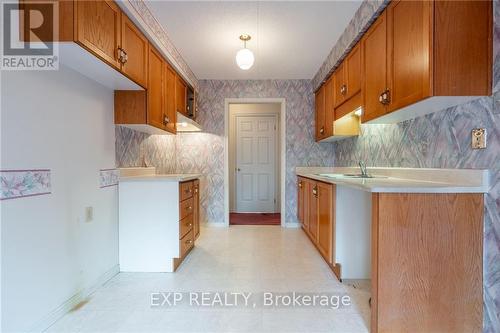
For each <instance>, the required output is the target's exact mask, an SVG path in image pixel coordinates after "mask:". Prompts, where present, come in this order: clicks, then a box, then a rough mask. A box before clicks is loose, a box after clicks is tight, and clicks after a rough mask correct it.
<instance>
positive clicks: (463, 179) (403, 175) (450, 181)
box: [295, 167, 490, 193]
mask: <svg viewBox="0 0 500 333" xmlns="http://www.w3.org/2000/svg"><path fill="white" fill-rule="evenodd" d="M367 169H368V174H369V175H371V176H374V177H373V178H354V177H349V176H348V177H346V176H344V175H345V174H360V173H361V172H360V169H359V168H358V167H339V168H335V167H334V168H323V167H297V168H296V171H295V173H296V174H297V176H302V177H306V178H310V179H314V180H319V181H322V182H325V183H332V184H336V185H342V186H348V187H352V188H355V189H359V190H362V191H367V192H374V193H487V192H488V191H489V188H490V185H489V183H490V182H489V172H488V170H482V169H425V168H367Z"/></svg>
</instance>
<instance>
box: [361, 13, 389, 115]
mask: <svg viewBox="0 0 500 333" xmlns="http://www.w3.org/2000/svg"><path fill="white" fill-rule="evenodd" d="M386 32H387V20H386V12H385V11H384V12H383V13H382V15H380V16H379V18H378V19H377V20H376V21H375V23H373V25H372V26H371V27H370V29H369V30H368V31H367V32H366V34H365V35H364V36H363V39H362V40H361V43H362V46H361V52H362V60H361V61H362V62H363V71H364V80H363V81H364V83H363V96H364V98H363V99H364V103H363V105H364V110H363V116H362V118H361V120H362V121H363V122H365V121H368V120H372V119H374V118H377V117H380V116H382V115H384V114H385V112H386V107H385V105H384V104H382V103H381V102H380V99H379V98H380V96H381V95H382V93H383V92H384V91H385V90H386V89H387V80H386V73H387V61H386V60H387V56H386V55H387V36H386Z"/></svg>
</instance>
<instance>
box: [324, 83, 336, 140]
mask: <svg viewBox="0 0 500 333" xmlns="http://www.w3.org/2000/svg"><path fill="white" fill-rule="evenodd" d="M324 118H325V132H324V134H323V137H325V138H327V137H330V136H332V135H333V118H334V107H333V78H332V77H330V78H329V79H328V81H326V83H325V116H324Z"/></svg>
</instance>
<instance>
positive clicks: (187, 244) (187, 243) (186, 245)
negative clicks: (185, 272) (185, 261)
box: [179, 230, 194, 258]
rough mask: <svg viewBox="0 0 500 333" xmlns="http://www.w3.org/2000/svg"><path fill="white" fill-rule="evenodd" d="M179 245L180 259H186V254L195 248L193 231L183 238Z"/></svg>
mask: <svg viewBox="0 0 500 333" xmlns="http://www.w3.org/2000/svg"><path fill="white" fill-rule="evenodd" d="M179 243H180V244H179V251H180V257H181V258H184V256H185V255H186V253H187V252H188V251H189V250H190V249H191V248H192V247H193V246H194V240H193V230H191V231H189V232H188V233H187V234H186V235H185V236H184V237H182V238H181V240H180V241H179Z"/></svg>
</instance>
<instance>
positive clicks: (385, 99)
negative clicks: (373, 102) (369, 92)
mask: <svg viewBox="0 0 500 333" xmlns="http://www.w3.org/2000/svg"><path fill="white" fill-rule="evenodd" d="M378 101H379V102H380V103H381V104H383V105H388V104H390V103H391V92H390V91H389V89H385V90H384V91H382V93H381V94H380V96H379V97H378Z"/></svg>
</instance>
